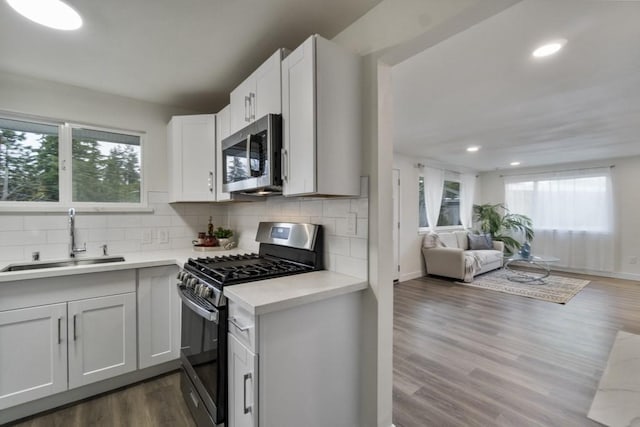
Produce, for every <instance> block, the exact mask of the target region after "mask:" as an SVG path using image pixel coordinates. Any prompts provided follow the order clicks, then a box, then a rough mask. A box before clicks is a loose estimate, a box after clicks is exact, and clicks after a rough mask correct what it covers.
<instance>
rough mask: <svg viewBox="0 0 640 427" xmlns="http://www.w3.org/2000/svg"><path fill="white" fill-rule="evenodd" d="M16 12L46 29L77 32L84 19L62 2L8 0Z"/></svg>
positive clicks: (58, 0)
mask: <svg viewBox="0 0 640 427" xmlns="http://www.w3.org/2000/svg"><path fill="white" fill-rule="evenodd" d="M7 3H9V6H11V7H12V8H13V9H14V10H15V11H16V12H18V13H19V14H20V15H22V16H24V17H25V18H28V19H30V20H32V21H33V22H36V23H38V24H40V25H44V26H45V27H49V28H55V29H56V30H77V29H78V28H80V27H82V18H81V17H80V14H79V13H78V12H76V11H75V10H74V9H73V8H72V7H71V6H69V5H68V4H66V3H64V2H62V1H60V0H7Z"/></svg>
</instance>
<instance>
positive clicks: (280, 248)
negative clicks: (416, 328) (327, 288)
mask: <svg viewBox="0 0 640 427" xmlns="http://www.w3.org/2000/svg"><path fill="white" fill-rule="evenodd" d="M256 241H257V242H259V243H260V248H259V251H258V253H257V254H256V253H251V254H240V255H224V256H217V257H213V258H211V257H203V258H190V259H189V260H188V261H187V263H185V265H184V268H183V269H182V270H181V271H180V272H179V273H178V291H179V294H180V297H181V298H182V345H181V352H180V359H181V363H182V373H181V386H182V391H183V395H184V399H185V401H186V403H187V406H188V407H189V409H190V410H191V413H192V415H193V417H194V419H195V420H196V423H197V425H198V426H199V427H204V426H207V427H211V426H219V425H221V424H223V423H224V422H225V420H226V414H227V317H228V315H227V301H226V298H225V297H224V295H223V290H224V288H225V287H226V286H231V285H236V284H240V283H246V282H253V281H257V280H265V279H271V278H275V277H281V276H289V275H292V274H301V273H306V272H310V271H315V270H322V269H323V246H324V245H323V236H322V228H321V226H319V225H314V224H300V223H285V222H261V223H260V224H259V226H258V232H257V234H256Z"/></svg>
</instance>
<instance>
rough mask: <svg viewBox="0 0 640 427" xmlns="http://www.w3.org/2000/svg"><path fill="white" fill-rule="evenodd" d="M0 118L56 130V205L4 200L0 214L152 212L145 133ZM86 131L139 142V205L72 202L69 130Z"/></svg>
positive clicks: (48, 120)
mask: <svg viewBox="0 0 640 427" xmlns="http://www.w3.org/2000/svg"><path fill="white" fill-rule="evenodd" d="M0 117H1V118H4V119H7V120H16V121H22V122H30V123H38V124H43V125H49V126H56V127H57V128H58V191H59V193H58V201H57V202H36V201H31V202H28V201H20V202H16V201H4V202H0V212H61V211H62V212H64V211H66V210H67V209H69V208H70V207H73V208H75V209H77V210H78V211H79V212H148V211H153V209H149V208H148V200H147V191H146V188H147V186H146V185H147V183H146V179H145V168H144V155H145V153H146V139H147V138H146V133H145V132H141V131H132V130H125V129H119V128H109V127H104V126H96V125H90V124H84V123H80V122H70V121H63V120H56V119H51V118H43V117H37V116H30V115H22V114H20V115H18V114H11V113H6V112H0ZM74 128H77V129H87V130H96V131H103V132H111V133H120V134H124V135H131V136H135V137H138V138H139V140H140V202H138V203H130V202H74V201H73V200H72V197H73V194H72V191H73V190H72V181H73V157H72V130H73V129H74Z"/></svg>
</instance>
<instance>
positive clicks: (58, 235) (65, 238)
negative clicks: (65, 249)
mask: <svg viewBox="0 0 640 427" xmlns="http://www.w3.org/2000/svg"><path fill="white" fill-rule="evenodd" d="M46 233H47V244H51V243H69V241H70V237H69V230H47V231H46Z"/></svg>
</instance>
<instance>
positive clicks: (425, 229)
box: [417, 171, 464, 234]
mask: <svg viewBox="0 0 640 427" xmlns="http://www.w3.org/2000/svg"><path fill="white" fill-rule="evenodd" d="M420 178H422V179H423V181H426V178H425V176H424V175H423V174H419V175H418V180H417V184H418V191H420ZM446 181H452V182H457V183H458V184H460V191H461V192H462V180H461V179H460V177H459V176H457V174H453V173H449V172H448V171H445V176H444V181H443V182H442V185H443V186H444V185H445V184H444V183H445V182H446ZM443 194H444V189H443ZM424 204H425V206H424V207H425V211H426V209H427V200H426V199H425V201H424ZM418 209H420V196H419V195H418ZM439 218H440V215H438V219H439ZM456 230H464V226H463V225H462V224H460V225H440V226H439V225H436V226H434V227H431V226H427V227H420V217H419V216H418V234H427V233H428V232H430V231H456Z"/></svg>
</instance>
